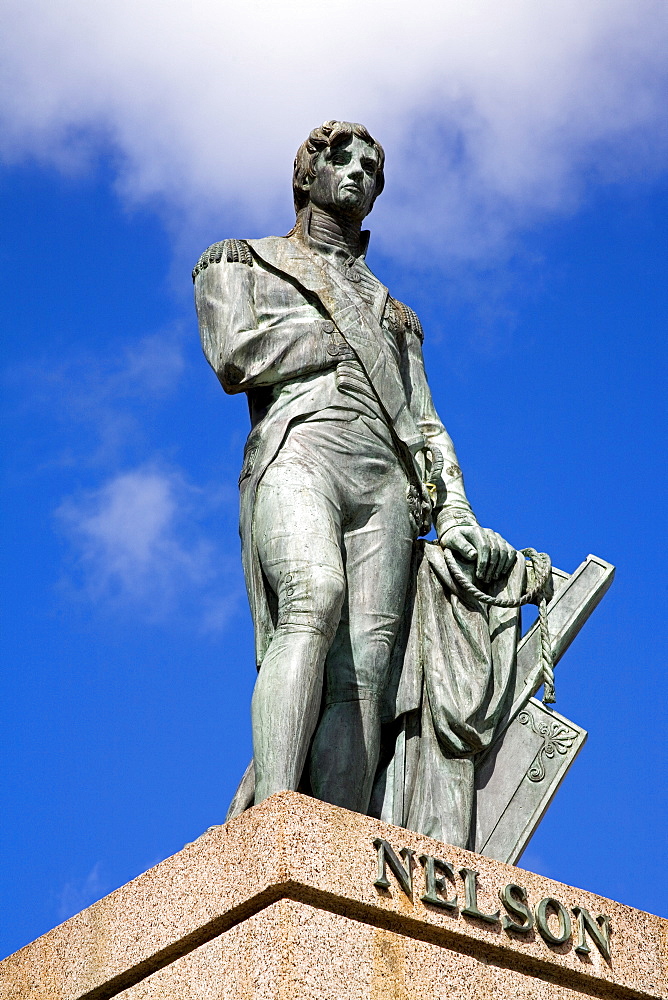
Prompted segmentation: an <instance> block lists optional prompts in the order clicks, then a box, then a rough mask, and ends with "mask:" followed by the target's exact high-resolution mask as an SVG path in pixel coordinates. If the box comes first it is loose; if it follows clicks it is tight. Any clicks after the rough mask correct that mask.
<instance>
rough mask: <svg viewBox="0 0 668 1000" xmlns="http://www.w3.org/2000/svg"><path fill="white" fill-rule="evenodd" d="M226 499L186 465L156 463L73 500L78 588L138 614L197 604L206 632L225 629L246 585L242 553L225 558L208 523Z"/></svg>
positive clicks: (70, 528) (62, 518)
mask: <svg viewBox="0 0 668 1000" xmlns="http://www.w3.org/2000/svg"><path fill="white" fill-rule="evenodd" d="M220 502H221V497H220V496H219V497H217V498H212V497H211V495H210V494H207V493H205V491H204V490H202V489H201V488H198V487H195V486H194V485H192V484H191V483H189V482H187V481H186V479H185V477H184V475H183V474H182V473H181V472H180V471H179V470H178V469H173V468H172V469H166V468H158V467H151V466H145V467H140V468H136V469H130V470H127V471H123V472H120V473H118V474H116V475H113V476H112V477H110V478H109V479H108V480H107V481H106V482H104V483H103V484H102V485H101V486H99V487H98V488H96V489H93V490H89V491H85V492H83V493H81V494H79V495H77V496H74V497H70V498H68V499H66V500H65V501H64V502H63V503H62V504H61V505H60V507H59V509H58V510H57V512H56V513H57V518H58V520H59V522H60V524H61V527H62V529H63V530H64V532H65V533H66V535H67V537H68V538H69V540H70V542H71V544H72V549H73V559H74V565H73V572H72V578H73V580H74V581H75V586H77V587H78V588H79V590H80V592H81V593H82V594H84V595H85V596H86V598H87V599H88V600H91V601H93V602H95V603H98V604H100V603H102V604H105V605H107V606H111V607H115V608H119V607H120V608H125V609H131V611H132V614H133V615H139V616H145V615H146V616H148V617H150V618H151V619H154V620H159V619H164V618H166V617H170V616H173V615H174V613H176V612H178V611H181V612H186V613H189V612H190V613H192V611H193V608H196V615H195V620H196V621H197V622H198V623H199V624H200V625H201V626H203V627H204V628H205V629H207V630H208V629H219V628H221V627H223V626H224V625H225V624H226V621H227V619H228V617H229V616H230V615H231V614H232V613H233V611H234V609H235V608H236V606H237V604H238V602H239V600H240V598H241V588H240V587H239V586H238V583H237V585H236V586H235V583H236V576H237V572H236V561H237V560H236V558H234V559H232V557H231V556H229V557H226V556H224V555H223V553H222V552H221V551H220V550H219V549H218V547H217V545H216V543H215V542H213V541H211V540H210V537H214V536H213V535H212V536H209V535H208V534H207V531H206V527H205V525H204V522H205V521H206V517H207V515H208V514H210V513H211V510H212V508H214V507H215V506H216V504H218V505H220ZM235 506H236V505H235ZM234 556H235V557H236V553H234Z"/></svg>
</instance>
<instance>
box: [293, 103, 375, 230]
mask: <svg viewBox="0 0 668 1000" xmlns="http://www.w3.org/2000/svg"><path fill="white" fill-rule="evenodd" d="M384 164H385V153H384V151H383V147H382V146H381V145H380V143H379V142H376V140H375V139H373V138H372V136H371V135H369V132H368V131H367V130H366V129H365V127H364V125H358V124H355V123H354V122H338V121H329V122H325V123H324V125H321V126H320V127H319V128H314V129H313V131H312V132H311V133H310V135H309V137H308V139H307V140H306V142H303V143H302V144H301V146H300V147H299V149H298V150H297V155H296V157H295V167H294V172H293V175H292V190H293V193H294V198H295V211H296V212H297V213H299V212H300V211H301V210H302V209H303V208H305V207H306V206H307V205H308V204H309V203H312V204H314V205H318V206H319V207H320V208H324V209H327V210H328V211H333V212H336V213H340V214H342V215H346V216H348V217H349V218H351V219H354V220H359V221H360V222H361V220H362V219H363V218H364V217H365V216H366V215H368V214H369V212H370V211H371V209H372V208H373V203H374V201H375V200H376V198H377V197H378V195H379V194H380V192H381V191H382V190H383V186H384V184H385V176H384V174H383V166H384Z"/></svg>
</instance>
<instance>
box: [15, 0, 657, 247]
mask: <svg viewBox="0 0 668 1000" xmlns="http://www.w3.org/2000/svg"><path fill="white" fill-rule="evenodd" d="M4 10H5V18H6V20H7V23H11V31H6V32H5V33H4V40H3V41H2V42H0V46H1V47H2V49H4V51H2V53H1V54H2V62H3V63H4V66H5V69H4V72H3V77H2V79H1V80H0V83H2V86H0V91H1V92H2V93H3V94H4V97H3V98H2V99H0V100H1V103H0V117H1V119H2V122H3V135H4V138H3V139H2V147H3V149H4V153H5V156H7V157H10V158H20V157H22V156H26V155H31V156H33V155H36V156H38V157H43V158H45V159H47V160H49V161H52V162H58V163H61V164H62V165H63V166H64V167H66V168H67V167H71V166H72V165H73V164H76V163H79V164H81V163H85V162H86V158H87V157H88V156H89V155H90V153H91V150H93V151H94V150H95V149H96V148H100V146H103V147H105V146H106V148H109V144H111V148H112V149H113V150H114V151H115V158H116V162H117V165H118V185H119V188H120V189H121V190H122V191H123V193H124V195H125V197H127V198H129V199H133V200H143V199H147V198H154V197H155V196H158V197H159V198H161V199H162V200H163V202H164V204H165V205H166V206H168V209H169V210H171V211H173V213H174V215H175V216H178V217H180V218H181V219H183V213H184V212H185V213H186V216H187V218H188V219H189V220H190V222H191V223H192V219H193V218H194V217H195V216H196V215H197V213H200V214H204V215H208V217H209V218H213V217H215V218H217V219H218V220H219V232H218V230H217V234H218V235H219V236H223V235H233V234H237V232H239V233H240V234H241V230H239V229H238V227H242V230H244V231H245V230H248V229H254V230H260V229H262V228H264V227H265V226H267V225H276V224H277V223H276V220H277V219H279V220H282V224H286V223H288V222H289V214H290V209H289V204H290V194H289V182H290V178H289V173H290V164H291V159H292V156H293V155H294V151H295V148H296V146H297V145H298V143H299V142H300V141H301V140H302V139H303V137H304V135H305V134H306V133H307V132H308V130H309V129H310V128H312V127H313V126H314V125H315V124H318V123H319V122H321V121H322V120H323V119H325V118H330V117H343V118H349V119H352V120H358V121H364V122H366V123H367V124H368V126H369V127H370V128H371V130H372V132H374V133H375V134H377V136H378V137H379V138H380V139H381V140H382V141H384V143H385V145H386V146H387V150H388V182H389V183H388V189H387V194H386V195H384V196H383V199H381V200H380V201H379V203H378V208H377V210H376V211H375V213H374V214H375V216H376V222H375V229H376V232H377V236H378V238H379V239H380V241H381V243H384V245H385V248H386V249H387V250H390V251H391V250H392V249H395V250H396V234H397V233H399V232H401V233H402V235H403V239H404V241H405V240H406V239H414V240H421V239H425V238H426V239H428V240H430V241H431V242H432V244H433V245H434V246H435V247H440V250H441V252H442V253H449V254H451V255H455V256H458V257H460V258H462V257H463V258H473V259H480V258H484V257H485V256H486V255H489V254H490V253H493V252H494V251H495V250H498V248H499V247H500V246H502V245H503V244H504V241H505V240H507V238H508V236H509V234H512V232H513V231H514V230H515V229H516V228H517V227H518V226H522V225H525V224H527V223H529V222H531V221H533V220H535V219H536V218H540V217H542V216H544V215H545V214H546V213H552V212H562V211H564V210H566V211H568V210H570V209H571V208H572V207H573V206H574V205H575V204H577V200H578V197H579V195H580V191H581V187H582V185H583V183H584V179H585V178H587V177H591V176H592V175H595V176H598V177H599V178H600V177H603V178H605V179H608V180H610V179H615V178H623V177H628V176H640V175H641V174H643V173H644V174H652V173H654V172H656V171H657V170H659V169H662V167H663V166H664V165H665V163H664V161H665V154H666V143H667V138H666V133H665V128H662V124H661V123H662V121H664V114H665V106H666V80H667V70H666V61H665V52H666V48H667V46H668V6H667V5H666V3H665V0H633V2H632V3H629V0H605V2H602V0H541V2H540V3H536V0H504V2H503V3H498V2H496V0H475V2H469V3H462V2H460V0H423V2H418V3H413V4H410V5H407V4H405V3H404V2H399V0H388V2H387V3H385V4H383V7H382V11H381V9H380V8H379V7H378V5H377V4H376V3H373V2H370V0H329V2H325V3H321V4H316V5H313V4H312V3H307V2H306V0H282V2H276V3H272V4H268V3H262V2H261V0H247V2H246V3H243V4H221V3H220V2H219V0H192V2H189V3H185V2H175V3H170V4H164V3H160V2H159V0H142V2H140V3H137V2H135V0H115V2H114V3H113V4H112V3H98V4H91V3H89V2H88V0H60V2H59V3H56V4H54V3H50V2H47V0H6V2H5V5H4ZM279 224H281V223H279Z"/></svg>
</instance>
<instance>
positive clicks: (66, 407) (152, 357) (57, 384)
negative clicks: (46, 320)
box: [5, 331, 185, 467]
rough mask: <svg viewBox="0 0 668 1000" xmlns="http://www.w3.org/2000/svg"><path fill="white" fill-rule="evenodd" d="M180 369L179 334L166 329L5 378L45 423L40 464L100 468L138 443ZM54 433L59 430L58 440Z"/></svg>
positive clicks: (36, 362) (36, 363) (39, 361)
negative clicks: (133, 340) (41, 416)
mask: <svg viewBox="0 0 668 1000" xmlns="http://www.w3.org/2000/svg"><path fill="white" fill-rule="evenodd" d="M184 366H185V362H184V359H183V353H182V345H181V339H180V337H179V335H178V332H177V331H165V332H162V333H155V334H147V335H146V336H144V337H142V338H140V339H139V340H138V341H136V342H135V343H132V344H128V343H123V342H121V343H119V344H113V345H107V347H106V348H103V349H101V350H99V351H97V352H95V353H94V352H93V351H89V352H85V351H83V352H76V353H75V352H72V353H71V354H70V355H69V357H66V358H65V359H58V361H56V362H54V361H53V360H52V359H49V358H46V357H42V358H39V357H37V358H36V359H33V360H32V361H31V363H30V365H29V366H24V367H22V368H15V369H12V370H10V371H8V372H7V373H6V375H5V378H6V380H7V382H8V383H11V386H12V387H14V388H16V387H17V386H18V387H20V388H21V395H22V403H21V405H22V406H23V407H24V408H30V409H32V410H34V411H36V412H41V413H42V414H43V416H44V418H45V419H46V420H47V429H48V433H45V432H44V430H43V431H42V435H41V437H42V438H43V446H44V447H45V450H46V454H45V455H44V459H43V460H44V462H45V464H47V465H51V466H53V465H60V466H72V465H76V466H78V467H92V466H98V467H100V466H105V465H109V464H110V463H113V462H118V461H122V460H123V459H124V458H125V457H126V456H125V453H126V451H127V449H128V447H129V446H133V447H136V446H137V445H138V444H139V443H141V442H142V441H144V440H145V428H146V425H147V424H148V425H150V423H151V420H150V416H151V415H152V414H154V413H155V412H156V410H157V406H158V404H160V403H161V402H163V401H165V400H167V399H168V398H169V397H170V396H171V395H172V394H173V393H174V392H175V391H176V390H177V388H178V386H179V382H180V379H181V376H182V374H183V371H184ZM56 428H61V430H62V431H63V433H62V435H61V436H60V438H59V440H58V442H56V441H55V440H54V437H55V434H54V431H55V429H56ZM47 438H48V446H47V443H46V439H47ZM39 450H40V448H39V444H38V445H37V453H38V454H39Z"/></svg>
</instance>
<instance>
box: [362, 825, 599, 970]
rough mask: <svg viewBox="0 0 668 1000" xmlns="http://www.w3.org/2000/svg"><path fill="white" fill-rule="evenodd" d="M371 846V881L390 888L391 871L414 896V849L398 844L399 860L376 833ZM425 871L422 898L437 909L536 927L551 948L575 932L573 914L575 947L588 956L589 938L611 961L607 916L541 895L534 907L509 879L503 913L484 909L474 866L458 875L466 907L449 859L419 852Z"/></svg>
mask: <svg viewBox="0 0 668 1000" xmlns="http://www.w3.org/2000/svg"><path fill="white" fill-rule="evenodd" d="M373 846H374V847H375V849H376V852H377V856H378V875H377V877H376V879H375V881H374V883H373V884H374V885H375V886H376V887H377V888H378V889H381V890H389V888H390V880H389V879H388V877H387V869H388V868H389V869H390V871H391V872H392V873H393V874H394V876H395V878H396V880H397V882H398V883H399V885H400V886H401V888H402V890H403V891H404V892H405V893H406V895H407V896H408V897H409V899H412V897H413V870H414V867H415V861H414V856H415V851H413V850H412V849H411V848H410V847H402V848H401V849H400V851H399V854H400V855H401V858H403V863H402V861H401V860H400V859H399V857H398V856H397V854H396V853H395V851H394V849H393V848H392V847H391V846H390V844H388V842H387V841H386V840H382V839H381V838H380V837H377V838H376V839H375V840H374V842H373ZM417 860H418V861H419V863H420V865H421V866H422V868H423V870H424V886H425V891H424V893H423V895H422V896H420V899H421V901H422V902H423V903H426V904H427V905H428V906H435V907H438V908H439V909H441V910H449V911H451V912H453V913H454V912H456V911H459V913H460V914H461V915H462V916H466V917H472V918H474V919H475V920H481V921H483V922H484V923H487V924H499V923H500V924H501V927H502V928H503V929H504V930H505V931H508V932H509V933H515V934H519V935H523V934H530V933H531V932H532V931H533V929H534V927H535V928H536V930H537V931H538V933H539V934H540V936H541V937H542V939H543V940H544V941H545V942H546V944H548V945H550V946H556V945H563V944H566V943H567V942H568V941H570V940H571V938H572V936H573V923H574V921H573V919H572V917H571V913H572V914H573V916H574V917H575V935H576V944H575V951H576V952H577V953H578V954H579V955H588V954H589V953H590V951H591V948H590V944H589V942H590V941H592V942H593V943H594V944H595V945H596V947H597V948H598V950H599V951H600V953H601V955H603V957H604V958H605V959H606V960H609V959H610V918H609V917H608V916H606V915H605V914H603V913H601V914H599V915H598V916H597V917H596V918H594V917H593V916H592V914H591V913H590V912H589V910H587V909H585V907H584V906H574V907H573V908H572V910H571V911H569V910H568V909H567V908H566V907H565V906H564V904H563V903H561V902H560V901H559V900H558V899H554V898H553V897H552V896H545V897H544V898H543V899H541V900H539V901H538V902H537V903H536V904H535V905H534V906H533V907H532V906H531V905H530V903H529V900H528V898H527V893H526V890H525V889H523V888H522V886H521V885H517V884H516V883H514V882H510V883H509V884H508V885H504V886H503V888H502V889H499V899H500V900H501V903H502V904H503V907H504V909H505V911H506V912H505V913H504V914H503V915H502V914H501V911H500V910H496V911H495V912H493V913H484V912H483V911H482V910H481V909H480V908H479V906H478V885H477V878H478V873H477V872H476V871H474V870H473V869H472V868H460V869H459V875H460V876H461V877H462V879H463V881H464V886H463V888H464V905H463V906H461V904H460V902H459V897H458V896H457V895H456V894H455V891H454V890H455V881H456V878H455V869H454V866H453V865H451V864H450V863H449V862H448V861H443V860H441V859H440V858H434V857H431V855H428V854H421V855H419V857H418V859H417ZM550 918H551V919H550Z"/></svg>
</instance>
